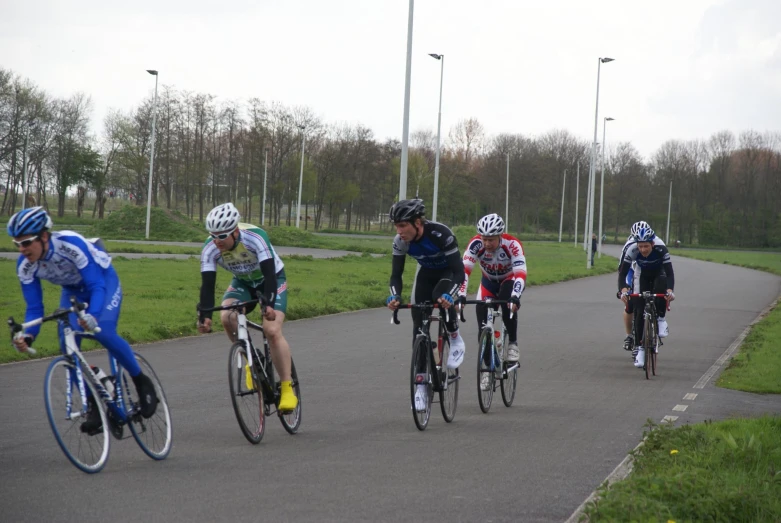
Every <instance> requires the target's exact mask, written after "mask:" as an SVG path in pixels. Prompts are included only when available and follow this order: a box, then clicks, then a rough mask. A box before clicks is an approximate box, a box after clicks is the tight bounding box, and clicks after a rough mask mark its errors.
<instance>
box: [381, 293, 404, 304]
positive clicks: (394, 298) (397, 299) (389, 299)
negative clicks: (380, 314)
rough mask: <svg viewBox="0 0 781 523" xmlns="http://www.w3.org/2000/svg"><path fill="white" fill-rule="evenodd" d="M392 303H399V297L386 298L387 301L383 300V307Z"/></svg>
mask: <svg viewBox="0 0 781 523" xmlns="http://www.w3.org/2000/svg"><path fill="white" fill-rule="evenodd" d="M392 301H401V296H393V295H391V296H388V299H386V300H385V305H388V304H390V302H392Z"/></svg>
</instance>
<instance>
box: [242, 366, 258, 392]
mask: <svg viewBox="0 0 781 523" xmlns="http://www.w3.org/2000/svg"><path fill="white" fill-rule="evenodd" d="M244 373H245V374H244V383H245V384H246V385H247V390H255V381H254V380H253V379H252V370H250V368H249V363H247V364H246V365H244Z"/></svg>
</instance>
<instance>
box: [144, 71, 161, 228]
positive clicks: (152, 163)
mask: <svg viewBox="0 0 781 523" xmlns="http://www.w3.org/2000/svg"><path fill="white" fill-rule="evenodd" d="M146 72H147V73H149V74H151V75H152V76H154V77H155V98H154V101H153V102H152V150H151V152H150V154H149V190H148V191H147V194H146V239H147V240H148V239H149V217H150V216H151V214H152V173H153V172H154V166H155V126H156V125H157V79H158V74H157V71H155V70H154V69H147V70H146Z"/></svg>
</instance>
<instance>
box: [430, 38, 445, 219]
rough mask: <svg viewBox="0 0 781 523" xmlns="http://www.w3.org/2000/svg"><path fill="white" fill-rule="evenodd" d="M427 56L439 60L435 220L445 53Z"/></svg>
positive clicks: (432, 217) (434, 214)
mask: <svg viewBox="0 0 781 523" xmlns="http://www.w3.org/2000/svg"><path fill="white" fill-rule="evenodd" d="M429 56H431V57H432V58H434V59H436V60H439V114H438V115H437V154H436V159H435V160H434V204H433V210H432V213H431V220H432V221H437V199H438V195H439V149H440V145H439V144H440V136H441V134H440V131H441V129H442V80H443V79H444V77H445V55H443V54H435V53H429Z"/></svg>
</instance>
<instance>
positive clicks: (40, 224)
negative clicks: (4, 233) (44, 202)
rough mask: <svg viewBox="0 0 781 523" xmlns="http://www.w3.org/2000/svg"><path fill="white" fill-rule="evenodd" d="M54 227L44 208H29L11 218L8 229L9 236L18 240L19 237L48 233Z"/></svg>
mask: <svg viewBox="0 0 781 523" xmlns="http://www.w3.org/2000/svg"><path fill="white" fill-rule="evenodd" d="M52 225H53V224H52V219H51V218H50V217H49V213H47V212H46V211H45V210H44V208H43V207H29V208H27V209H22V210H21V211H19V212H18V213H16V214H14V215H13V216H11V219H10V220H8V225H7V226H6V229H7V230H8V236H11V237H12V238H18V237H19V236H27V235H28V234H40V233H41V232H43V231H48V230H49V229H51V228H52Z"/></svg>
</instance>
